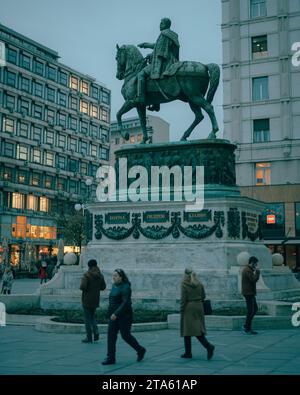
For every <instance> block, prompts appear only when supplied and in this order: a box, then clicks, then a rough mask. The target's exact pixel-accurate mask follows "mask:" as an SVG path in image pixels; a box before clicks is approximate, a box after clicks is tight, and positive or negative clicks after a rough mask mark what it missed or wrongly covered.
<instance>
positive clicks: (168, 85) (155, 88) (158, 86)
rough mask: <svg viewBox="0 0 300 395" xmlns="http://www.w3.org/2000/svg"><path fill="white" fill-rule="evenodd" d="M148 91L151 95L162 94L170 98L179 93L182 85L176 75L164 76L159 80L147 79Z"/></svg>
mask: <svg viewBox="0 0 300 395" xmlns="http://www.w3.org/2000/svg"><path fill="white" fill-rule="evenodd" d="M146 92H147V94H151V96H152V95H156V94H161V95H162V96H163V97H164V98H165V99H167V100H169V99H171V98H172V97H177V96H178V95H179V92H180V86H179V83H178V81H177V78H176V77H175V76H172V77H164V78H161V79H159V80H152V79H147V80H146Z"/></svg>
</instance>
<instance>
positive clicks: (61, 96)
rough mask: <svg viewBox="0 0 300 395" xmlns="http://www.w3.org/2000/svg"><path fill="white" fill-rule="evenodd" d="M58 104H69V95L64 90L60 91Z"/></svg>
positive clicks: (64, 105)
mask: <svg viewBox="0 0 300 395" xmlns="http://www.w3.org/2000/svg"><path fill="white" fill-rule="evenodd" d="M58 104H59V105H61V106H63V107H66V106H67V95H66V94H65V93H63V92H58Z"/></svg>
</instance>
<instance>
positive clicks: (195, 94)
mask: <svg viewBox="0 0 300 395" xmlns="http://www.w3.org/2000/svg"><path fill="white" fill-rule="evenodd" d="M170 27H171V20H170V19H169V18H163V19H162V20H161V22H160V35H159V37H158V39H157V41H156V43H154V44H152V43H141V44H139V45H138V47H140V48H150V49H153V52H152V54H150V55H147V56H146V57H145V58H144V57H143V55H142V54H141V52H140V51H139V49H138V48H137V47H136V46H134V45H122V46H121V47H119V45H117V55H116V61H117V74H116V77H117V78H118V79H119V80H124V84H123V86H122V90H121V92H122V95H123V97H124V99H125V103H124V104H123V106H122V107H121V109H120V110H119V111H118V113H117V122H118V127H119V129H120V132H121V135H122V137H123V138H125V140H128V139H129V133H128V131H127V130H124V129H123V127H122V116H123V114H125V113H127V112H128V111H130V110H131V109H132V108H136V109H137V112H138V115H139V119H140V123H141V128H142V131H143V140H142V143H147V142H148V141H149V137H148V133H147V128H146V108H148V110H150V111H159V109H160V104H161V103H168V102H171V101H173V100H181V101H184V102H187V103H188V104H189V105H190V107H191V110H192V111H193V112H194V114H195V120H194V121H193V123H192V124H191V125H190V126H189V128H188V129H187V130H186V131H185V132H184V134H183V136H182V137H181V140H186V139H187V138H188V137H189V136H190V134H191V132H192V131H193V129H194V128H195V127H196V126H197V125H198V124H199V123H200V122H201V121H202V119H203V118H204V116H203V114H202V109H203V110H205V111H206V112H207V114H208V116H209V118H210V120H211V124H212V131H211V133H210V134H209V136H208V138H209V139H215V138H216V133H217V132H218V130H219V127H218V123H217V120H216V117H215V113H214V108H213V105H212V100H213V98H214V95H215V92H216V90H217V87H218V85H219V79H220V68H219V66H218V65H217V64H215V63H210V64H207V65H205V64H202V63H199V62H192V61H184V62H181V61H179V47H180V45H179V41H178V35H177V34H176V33H175V32H173V31H172V30H171V29H170Z"/></svg>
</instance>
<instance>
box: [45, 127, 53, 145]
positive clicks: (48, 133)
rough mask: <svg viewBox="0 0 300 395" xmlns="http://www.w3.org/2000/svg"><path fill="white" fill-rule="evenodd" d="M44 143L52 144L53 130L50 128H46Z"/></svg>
mask: <svg viewBox="0 0 300 395" xmlns="http://www.w3.org/2000/svg"><path fill="white" fill-rule="evenodd" d="M46 143H47V144H54V132H52V131H51V130H46Z"/></svg>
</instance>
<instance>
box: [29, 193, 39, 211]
mask: <svg viewBox="0 0 300 395" xmlns="http://www.w3.org/2000/svg"><path fill="white" fill-rule="evenodd" d="M37 209H38V198H37V196H33V195H27V210H33V211H37Z"/></svg>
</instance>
